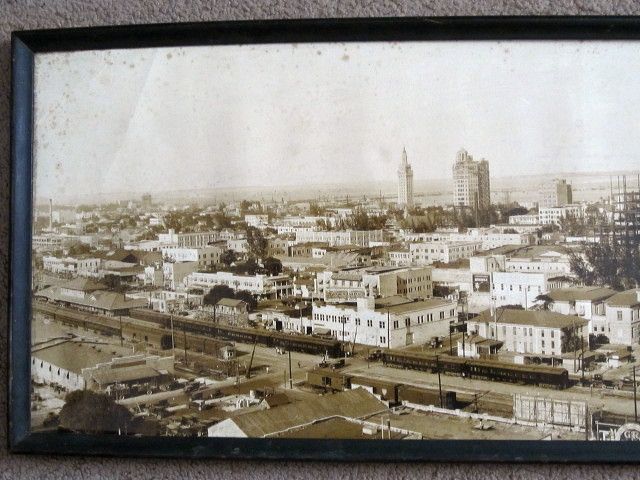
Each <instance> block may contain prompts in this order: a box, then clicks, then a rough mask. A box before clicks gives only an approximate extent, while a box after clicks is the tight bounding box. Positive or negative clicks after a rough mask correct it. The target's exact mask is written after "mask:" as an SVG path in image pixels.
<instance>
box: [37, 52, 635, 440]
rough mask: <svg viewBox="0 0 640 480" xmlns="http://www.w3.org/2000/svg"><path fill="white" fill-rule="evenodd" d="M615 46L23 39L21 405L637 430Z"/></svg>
mask: <svg viewBox="0 0 640 480" xmlns="http://www.w3.org/2000/svg"><path fill="white" fill-rule="evenodd" d="M639 72H640V50H639V49H638V48H637V45H636V44H635V43H633V42H625V41H606V42H604V41H589V42H582V41H553V42H543V41H493V40H492V41H464V42H454V41H429V42H423V41H415V42H414V41H403V42H345V43H338V42H336V43H331V42H328V43H324V42H316V43H278V44H246V45H224V46H193V47H162V48H137V49H106V50H88V51H75V52H52V53H38V54H36V55H35V63H34V90H33V95H34V121H33V172H34V174H33V212H32V218H33V226H32V279H31V281H32V291H31V294H32V295H31V296H32V298H31V308H32V317H31V319H30V322H31V357H30V362H31V363H30V372H31V431H32V432H55V433H57V434H59V435H67V436H68V435H74V434H99V435H103V434H104V435H112V436H121V437H122V436H128V437H130V436H169V437H208V438H218V439H220V438H267V439H326V440H383V439H384V440H388V439H391V440H479V441H484V440H580V441H585V442H586V441H588V442H609V441H618V440H638V439H640V424H639V422H638V412H637V403H636V395H637V392H636V390H637V386H638V382H640V379H636V365H637V360H638V357H636V355H638V350H639V348H640V347H639V342H640V286H639V285H640V254H639V246H640V242H639V240H640V168H639V165H640V163H639V160H638V152H639V151H640V136H638V131H639V128H640V110H639V109H638V108H637V105H638V104H640V89H639V88H638V82H637V79H638V73H639ZM638 373H639V374H640V372H638Z"/></svg>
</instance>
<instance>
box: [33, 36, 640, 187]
mask: <svg viewBox="0 0 640 480" xmlns="http://www.w3.org/2000/svg"><path fill="white" fill-rule="evenodd" d="M638 78H640V48H638V47H637V44H635V43H634V42H616V41H608V42H592V41H589V42H577V41H576V42H574V41H567V42H544V41H539V42H523V41H512V42H495V41H482V42H476V41H458V42H396V43H377V42H375V43H340V44H338V43H325V44H322V43H315V44H282V45H244V46H214V47H209V46H208V47H187V48H162V49H136V50H106V51H88V52H73V53H47V54H38V55H37V57H36V64H35V81H36V87H35V164H36V185H35V193H36V195H37V196H39V197H40V198H43V197H44V198H49V197H53V198H55V197H60V196H65V195H67V196H68V195H71V194H77V195H86V194H91V193H96V192H99V193H103V194H104V193H123V192H151V193H154V192H159V191H167V190H185V189H186V190H195V189H200V188H236V187H252V186H255V187H275V186H284V185H307V184H314V185H315V184H335V183H354V182H361V181H376V182H381V181H390V180H394V179H395V176H396V169H397V165H398V164H399V162H400V160H401V157H402V149H403V148H406V150H407V154H408V159H409V162H410V163H411V164H412V166H413V171H414V178H415V179H417V180H428V179H436V178H437V179H440V178H450V177H451V176H452V174H451V167H452V165H453V162H454V159H455V154H456V152H457V151H458V150H459V149H460V148H465V149H466V150H467V151H469V153H470V154H472V155H473V156H474V158H476V159H480V158H486V159H487V160H489V162H490V169H491V175H492V177H497V176H511V175H527V174H532V175H533V174H543V173H549V172H594V171H610V170H631V169H638V167H639V166H640V135H639V132H640V108H638V105H640V88H638V87H639V86H638Z"/></svg>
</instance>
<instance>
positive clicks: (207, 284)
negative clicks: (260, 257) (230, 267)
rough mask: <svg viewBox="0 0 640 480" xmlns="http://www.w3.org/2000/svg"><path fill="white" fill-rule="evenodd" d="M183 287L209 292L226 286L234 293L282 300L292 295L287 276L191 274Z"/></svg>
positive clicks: (220, 273)
mask: <svg viewBox="0 0 640 480" xmlns="http://www.w3.org/2000/svg"><path fill="white" fill-rule="evenodd" d="M184 283H185V286H187V287H201V288H203V289H205V290H207V291H208V290H210V289H211V288H213V287H215V286H216V285H226V286H228V287H230V288H232V289H233V290H234V291H239V290H247V291H248V292H250V293H251V294H252V295H254V296H255V297H258V298H270V299H275V298H283V297H288V296H290V295H291V294H292V293H293V284H292V282H291V278H290V277H289V275H273V276H271V275H261V274H257V275H239V274H235V273H232V272H193V273H191V274H189V275H187V277H186V278H185V281H184Z"/></svg>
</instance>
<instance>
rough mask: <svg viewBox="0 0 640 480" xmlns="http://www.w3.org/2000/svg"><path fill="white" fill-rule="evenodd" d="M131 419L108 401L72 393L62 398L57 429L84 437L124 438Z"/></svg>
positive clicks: (92, 394)
mask: <svg viewBox="0 0 640 480" xmlns="http://www.w3.org/2000/svg"><path fill="white" fill-rule="evenodd" d="M132 419H133V415H132V414H131V412H130V411H129V410H128V409H127V408H126V407H124V406H122V405H118V404H117V403H116V402H115V401H114V400H113V399H112V398H111V397H109V396H108V395H105V394H101V393H95V392H92V391H91V390H76V391H74V392H71V393H69V394H68V395H67V396H66V398H65V404H64V406H63V407H62V410H60V415H59V421H60V424H59V425H60V428H63V429H65V430H70V431H73V432H79V433H88V434H98V433H99V434H114V433H115V434H118V433H121V434H126V433H128V432H129V430H130V427H131V426H132Z"/></svg>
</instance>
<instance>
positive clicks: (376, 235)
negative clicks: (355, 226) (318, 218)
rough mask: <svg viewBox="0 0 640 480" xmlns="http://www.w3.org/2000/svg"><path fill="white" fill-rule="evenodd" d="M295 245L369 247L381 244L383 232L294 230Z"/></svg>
mask: <svg viewBox="0 0 640 480" xmlns="http://www.w3.org/2000/svg"><path fill="white" fill-rule="evenodd" d="M295 234H296V240H295V242H296V243H309V242H314V243H317V242H321V243H327V244H329V245H330V246H332V247H335V246H339V245H358V246H359V247H369V246H370V243H371V242H383V241H385V238H384V231H383V230H329V231H325V230H309V229H296V231H295Z"/></svg>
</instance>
